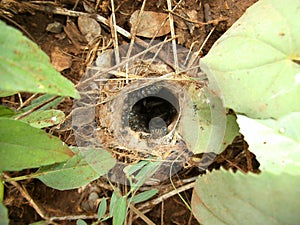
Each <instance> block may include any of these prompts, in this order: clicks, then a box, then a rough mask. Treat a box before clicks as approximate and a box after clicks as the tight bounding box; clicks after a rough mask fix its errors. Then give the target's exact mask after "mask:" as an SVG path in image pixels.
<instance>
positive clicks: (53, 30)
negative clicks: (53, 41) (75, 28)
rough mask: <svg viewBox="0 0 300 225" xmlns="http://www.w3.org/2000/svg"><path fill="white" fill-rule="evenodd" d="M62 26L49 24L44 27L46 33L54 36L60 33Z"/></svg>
mask: <svg viewBox="0 0 300 225" xmlns="http://www.w3.org/2000/svg"><path fill="white" fill-rule="evenodd" d="M62 29H63V25H62V24H61V23H59V22H56V21H55V22H54V23H49V24H48V25H47V27H46V31H48V32H50V33H54V34H59V33H61V32H62Z"/></svg>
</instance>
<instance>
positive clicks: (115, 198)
mask: <svg viewBox="0 0 300 225" xmlns="http://www.w3.org/2000/svg"><path fill="white" fill-rule="evenodd" d="M119 199H120V197H119V195H118V194H117V192H116V191H114V192H113V193H112V195H111V199H110V205H109V215H110V216H113V215H114V212H115V207H116V204H117V202H118V200H119Z"/></svg>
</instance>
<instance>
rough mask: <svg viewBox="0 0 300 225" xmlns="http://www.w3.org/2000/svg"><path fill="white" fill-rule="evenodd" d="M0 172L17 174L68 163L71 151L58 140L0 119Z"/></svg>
mask: <svg viewBox="0 0 300 225" xmlns="http://www.w3.org/2000/svg"><path fill="white" fill-rule="evenodd" d="M0 155H1V161H0V170H2V171H18V170H22V169H27V168H36V167H40V166H43V165H49V164H53V163H57V162H63V161H66V160H67V159H69V158H70V157H71V156H72V155H73V153H72V151H71V150H70V149H69V148H68V147H67V146H66V145H65V144H64V143H63V142H61V141H60V140H59V138H57V137H54V136H52V135H50V134H47V133H45V132H44V131H42V130H40V129H37V128H34V127H31V126H30V125H28V124H26V123H23V122H20V121H16V120H11V119H6V118H0Z"/></svg>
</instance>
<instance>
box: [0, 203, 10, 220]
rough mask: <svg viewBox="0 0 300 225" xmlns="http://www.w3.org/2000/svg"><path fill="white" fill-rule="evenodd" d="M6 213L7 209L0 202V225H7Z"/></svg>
mask: <svg viewBox="0 0 300 225" xmlns="http://www.w3.org/2000/svg"><path fill="white" fill-rule="evenodd" d="M8 224H9V220H8V213H7V208H6V207H5V206H4V205H3V204H2V202H0V225H8Z"/></svg>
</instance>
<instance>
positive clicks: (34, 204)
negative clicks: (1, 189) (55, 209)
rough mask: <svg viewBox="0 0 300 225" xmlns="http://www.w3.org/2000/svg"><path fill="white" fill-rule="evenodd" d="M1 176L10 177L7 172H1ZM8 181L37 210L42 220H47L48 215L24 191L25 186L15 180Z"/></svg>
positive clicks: (7, 178)
mask: <svg viewBox="0 0 300 225" xmlns="http://www.w3.org/2000/svg"><path fill="white" fill-rule="evenodd" d="M2 174H3V177H4V178H5V179H6V180H9V179H10V176H8V174H7V173H2ZM7 182H8V183H10V184H11V185H13V186H14V187H16V188H17V189H18V190H19V192H20V193H21V195H22V196H23V197H24V198H25V199H26V200H27V201H28V203H29V205H30V206H31V207H32V208H34V210H35V211H36V212H37V214H39V216H40V217H41V218H43V219H44V220H48V221H49V217H48V216H46V214H45V212H44V211H43V210H42V209H41V208H40V207H39V206H38V205H37V204H36V203H35V202H34V201H33V199H32V198H31V196H30V195H29V194H28V192H27V191H26V189H25V188H23V187H21V185H20V184H18V183H17V182H15V181H7Z"/></svg>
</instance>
